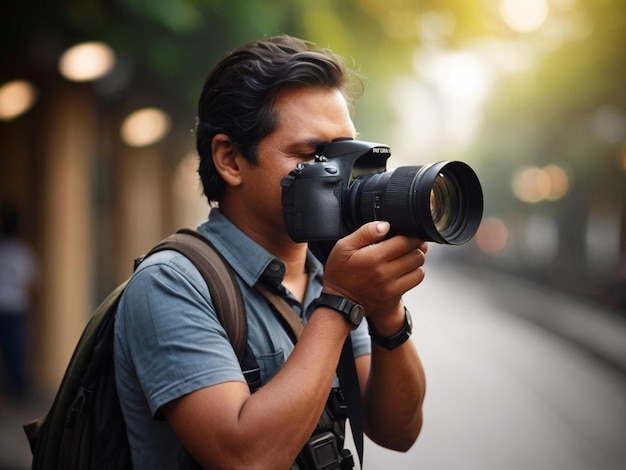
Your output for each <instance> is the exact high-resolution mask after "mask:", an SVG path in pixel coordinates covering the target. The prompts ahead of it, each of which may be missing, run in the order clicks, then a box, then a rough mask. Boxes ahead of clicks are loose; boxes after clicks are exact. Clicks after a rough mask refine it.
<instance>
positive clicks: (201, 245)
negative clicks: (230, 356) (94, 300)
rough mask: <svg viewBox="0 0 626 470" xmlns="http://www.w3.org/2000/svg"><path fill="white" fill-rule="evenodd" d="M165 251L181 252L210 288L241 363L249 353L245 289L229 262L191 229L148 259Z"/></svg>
mask: <svg viewBox="0 0 626 470" xmlns="http://www.w3.org/2000/svg"><path fill="white" fill-rule="evenodd" d="M163 250H175V251H178V252H179V253H181V254H183V255H185V256H186V257H187V258H189V260H190V261H191V262H192V263H193V264H194V265H195V266H196V268H197V269H198V271H200V274H201V275H202V277H203V278H204V280H205V282H206V284H207V286H208V288H209V292H210V294H211V299H212V300H213V305H214V307H215V311H216V312H217V315H218V317H219V320H220V323H221V324H222V325H223V326H224V329H225V330H226V333H227V334H228V338H229V339H230V342H231V344H232V345H233V349H234V350H235V353H236V354H237V358H238V359H239V362H240V363H241V362H242V361H243V359H244V356H245V353H246V346H247V340H248V324H247V320H246V313H245V307H244V303H243V297H242V295H241V290H240V289H239V286H238V284H237V281H236V279H235V277H234V275H233V273H232V271H231V269H230V267H229V266H228V263H227V262H226V261H225V260H224V259H223V258H222V256H221V255H220V254H219V253H218V252H217V250H216V249H215V248H214V247H213V245H212V244H211V242H210V241H209V240H207V239H206V238H205V237H203V236H202V235H201V234H199V233H198V232H196V231H194V230H190V229H181V230H179V231H178V232H176V233H174V234H172V235H170V236H169V237H167V238H165V239H164V240H163V241H161V242H160V243H158V244H157V245H156V246H155V247H154V248H152V250H150V252H149V253H148V254H146V256H145V257H146V258H147V257H148V256H150V255H151V254H153V253H156V252H157V251H163Z"/></svg>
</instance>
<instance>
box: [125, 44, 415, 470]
mask: <svg viewBox="0 0 626 470" xmlns="http://www.w3.org/2000/svg"><path fill="white" fill-rule="evenodd" d="M353 77H354V76H353V75H352V73H351V72H350V71H349V70H348V69H347V67H346V66H345V64H344V61H343V59H341V58H340V57H338V56H337V55H335V54H334V53H333V52H332V51H330V50H326V49H318V48H316V47H315V46H314V45H313V44H310V43H308V42H304V41H302V40H299V39H296V38H292V37H289V36H278V37H274V38H268V39H264V40H261V41H258V42H253V43H250V44H247V45H244V46H242V47H240V48H239V49H237V50H235V51H234V52H232V53H230V54H228V55H227V56H226V57H225V58H224V59H223V60H222V61H221V62H219V63H218V64H217V65H216V66H215V68H214V69H213V70H212V71H211V72H210V74H209V75H208V77H207V79H206V81H205V83H204V87H203V90H202V92H201V96H200V100H199V106H198V120H197V128H196V138H197V150H198V154H199V157H200V164H199V174H200V178H201V180H202V184H203V188H204V193H205V195H206V196H207V198H208V200H209V202H210V203H212V206H213V207H212V209H211V212H210V214H209V218H208V221H206V222H205V223H203V224H202V225H201V226H200V227H199V232H200V233H201V234H202V235H203V236H205V237H207V238H208V239H209V240H211V242H212V243H213V244H214V246H215V247H216V248H217V249H218V250H219V251H220V252H221V254H222V255H223V256H224V258H225V259H226V260H227V261H228V263H229V264H230V266H231V267H232V269H233V270H234V272H235V274H236V277H237V281H238V283H239V286H240V287H241V289H242V293H243V296H244V300H245V305H246V314H247V318H248V344H249V346H250V348H251V350H252V352H253V353H254V355H255V357H256V359H257V361H258V363H259V365H260V368H261V376H262V381H263V386H262V387H261V388H260V389H259V390H258V391H256V392H255V393H251V392H250V390H249V388H248V386H247V384H246V381H245V379H244V376H243V374H242V371H241V367H240V364H239V362H238V360H237V357H236V356H235V352H234V351H233V348H232V346H231V344H230V342H229V340H228V338H227V336H226V333H225V330H224V329H223V328H222V326H221V325H220V323H219V321H218V319H217V316H216V313H215V309H214V307H213V304H212V301H211V298H210V294H209V292H208V290H207V288H206V284H205V282H204V281H203V279H202V278H201V277H200V274H199V273H198V271H197V270H196V269H195V267H194V266H193V264H192V263H191V262H190V261H189V260H188V259H186V258H185V257H184V256H183V255H180V254H178V253H176V252H173V251H165V252H161V253H157V254H156V255H153V256H151V257H149V258H148V259H147V260H145V261H144V263H142V264H141V266H140V267H139V269H138V270H137V271H136V272H135V274H134V275H133V277H132V279H131V281H130V283H129V284H128V287H127V288H126V291H125V292H124V295H123V297H122V299H121V302H120V305H119V308H118V313H117V318H116V325H115V345H114V352H115V367H116V384H117V389H118V392H119V397H120V402H121V405H122V410H123V413H124V417H125V421H126V424H127V427H128V437H129V441H130V444H131V453H132V460H133V465H134V467H135V468H151V469H157V468H164V469H165V468H167V469H171V468H182V463H181V462H182V461H184V460H185V459H186V458H188V457H189V456H190V457H191V458H192V460H193V461H194V462H196V463H197V464H198V465H200V466H202V467H204V468H229V469H233V468H271V469H278V468H290V467H291V468H304V467H298V466H297V465H296V464H294V462H295V461H296V459H297V456H298V455H299V453H300V452H301V450H302V449H303V448H305V447H306V446H307V445H308V444H307V442H308V441H309V439H310V438H311V435H312V433H313V432H314V430H315V428H316V425H317V424H318V420H319V418H320V415H321V414H322V412H323V410H324V408H325V405H326V402H327V399H328V397H329V393H330V392H331V388H332V387H334V386H335V385H336V381H337V378H336V367H337V363H338V360H339V358H340V353H341V350H342V346H343V344H344V342H345V340H346V338H347V336H348V335H349V334H350V335H351V339H352V343H353V351H354V357H355V362H356V369H357V371H358V379H359V384H360V389H361V392H362V397H363V409H362V414H363V427H364V430H365V433H366V434H367V435H368V436H369V437H370V438H371V439H372V440H373V441H374V442H377V443H378V444H380V445H382V446H385V447H387V448H391V449H395V450H399V451H406V450H408V449H409V448H410V447H411V446H412V445H413V443H414V442H415V440H416V439H417V436H418V434H419V432H420V429H421V426H422V401H423V398H424V393H425V377H424V372H423V368H422V365H421V362H420V359H419V356H418V353H417V351H416V349H415V346H414V345H413V342H412V341H407V339H409V335H410V328H411V323H410V317H409V316H408V315H409V314H408V312H407V311H406V309H405V308H404V306H403V304H402V295H403V294H404V293H405V292H406V291H408V290H409V289H411V288H413V287H415V286H417V285H418V284H419V283H420V282H421V281H422V279H423V277H424V269H423V264H424V261H425V253H426V251H427V244H426V243H425V242H423V241H422V240H419V239H416V238H410V237H406V236H394V237H389V238H387V234H388V232H389V228H390V227H389V224H388V223H387V222H384V221H380V222H371V223H367V224H365V225H363V226H362V227H361V228H359V229H358V230H356V231H355V232H354V233H352V234H350V235H348V236H346V237H345V238H343V239H341V240H339V241H338V242H337V244H336V245H335V247H334V249H333V250H332V252H331V253H330V255H329V257H328V259H327V261H326V263H325V265H322V263H321V262H320V261H319V260H318V259H316V258H315V257H314V256H313V254H312V253H311V251H310V250H309V249H308V246H307V244H306V243H296V242H294V241H292V240H291V238H290V237H289V235H288V233H287V230H286V227H285V222H284V219H283V212H282V205H281V185H280V181H281V179H282V178H283V177H284V176H286V175H287V174H288V173H289V172H290V171H291V170H293V169H294V167H295V166H296V164H297V163H299V162H306V161H312V160H313V158H314V156H315V154H316V152H318V151H319V149H320V148H321V146H323V145H324V144H326V143H329V142H331V141H333V140H335V139H343V138H348V139H354V138H355V136H356V130H355V128H354V125H353V122H352V119H351V115H350V106H351V88H350V87H351V84H352V83H354V79H353ZM356 82H357V83H358V80H356ZM257 283H260V284H263V285H264V286H266V287H267V288H269V289H271V290H272V291H273V292H275V293H277V294H278V295H280V296H281V297H282V298H283V299H284V300H285V301H286V302H287V303H288V304H289V305H290V306H291V308H292V309H293V310H294V311H295V312H296V313H297V314H298V315H299V316H300V317H301V319H302V321H303V322H304V323H305V328H304V330H303V333H302V335H301V336H300V338H299V340H298V341H297V343H296V344H295V345H294V344H293V343H292V341H291V340H290V337H289V335H288V333H287V331H286V330H285V329H284V327H283V326H282V324H281V322H280V320H279V319H278V318H277V317H276V315H275V313H274V312H273V311H272V307H271V306H270V305H269V303H268V302H267V301H266V300H265V299H264V297H263V296H261V295H260V293H259V292H258V291H257V290H256V289H255V287H254V286H255V285H256V284H257ZM322 294H323V297H320V296H321V295H322ZM328 295H330V296H337V297H326V296H328ZM320 298H322V299H324V300H328V299H333V298H339V299H341V300H342V301H343V300H345V299H347V301H346V302H348V304H350V305H351V304H352V302H354V303H358V304H360V305H361V306H362V307H363V309H364V312H365V315H366V317H367V322H361V323H360V325H358V324H351V322H350V321H349V320H348V317H347V316H346V315H344V314H343V313H341V312H340V309H335V307H330V308H329V307H328V302H322V303H319V301H320ZM357 323H358V322H357ZM368 326H369V334H368ZM374 330H375V333H374ZM370 336H371V337H370ZM389 338H395V341H392V343H393V345H392V346H391V347H390V346H389V344H387V345H386V346H387V347H383V346H382V344H383V343H385V342H386V341H387V340H388V339H389ZM340 444H342V443H340ZM292 464H293V466H292ZM345 465H346V464H345V463H344V467H342V468H352V466H351V465H350V466H345ZM333 468H338V467H333Z"/></svg>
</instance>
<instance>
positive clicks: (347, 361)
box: [255, 283, 363, 467]
mask: <svg viewBox="0 0 626 470" xmlns="http://www.w3.org/2000/svg"><path fill="white" fill-rule="evenodd" d="M255 288H256V289H257V290H258V291H259V292H260V293H261V294H262V295H263V296H264V297H265V298H266V299H267V300H268V302H269V303H270V304H271V305H272V306H273V307H274V311H275V312H276V313H278V314H279V318H281V319H282V321H283V326H285V327H286V329H287V332H288V333H289V334H290V336H291V339H292V341H293V342H294V344H295V343H296V341H297V340H298V338H299V337H300V334H301V333H302V330H304V325H303V323H302V320H301V319H300V317H299V316H298V315H296V313H295V312H294V311H293V309H292V308H291V307H290V306H289V305H288V304H287V302H285V300H284V299H282V298H281V297H279V296H278V295H276V294H275V293H273V292H272V291H271V290H269V289H268V288H267V287H266V286H265V285H263V284H261V283H257V284H256V285H255ZM337 376H338V377H339V383H340V385H341V390H342V391H343V393H344V396H345V398H346V404H347V406H348V419H349V420H350V429H351V430H352V438H353V439H354V445H355V447H356V451H357V454H358V455H359V463H360V464H361V467H363V416H362V414H361V411H362V410H363V404H362V398H361V389H360V387H359V378H358V375H357V371H356V364H355V363H354V353H353V351H352V340H351V339H350V335H348V337H347V338H346V341H345V343H344V344H343V348H342V350H341V356H340V357H339V364H338V366H337Z"/></svg>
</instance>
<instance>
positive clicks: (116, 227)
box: [0, 0, 626, 390]
mask: <svg viewBox="0 0 626 470" xmlns="http://www.w3.org/2000/svg"><path fill="white" fill-rule="evenodd" d="M280 33H288V34H293V35H296V36H299V37H302V38H305V39H308V40H311V41H313V42H315V43H317V44H318V45H320V46H324V47H326V46H327V47H330V48H332V49H333V50H335V51H336V52H338V53H339V54H341V55H343V56H345V57H346V58H347V61H348V64H349V65H350V66H351V67H352V68H354V69H356V70H357V71H358V72H359V73H360V74H361V75H362V77H363V79H364V82H365V94H364V95H363V97H362V98H361V99H360V100H359V101H358V102H357V109H356V113H355V116H354V120H355V123H356V126H357V129H358V131H359V133H360V135H359V138H361V139H362V140H368V141H377V142H384V143H387V144H389V145H390V146H391V148H392V152H393V156H392V158H391V159H390V161H389V164H390V167H392V166H401V165H411V164H421V163H427V162H432V161H438V160H446V159H454V160H463V161H465V162H467V163H469V164H470V165H471V166H472V167H473V168H474V169H475V170H476V172H477V173H478V175H479V177H480V179H481V182H482V184H483V190H484V196H485V214H484V219H483V223H482V226H481V229H480V231H479V233H478V234H477V236H476V237H475V239H474V240H472V241H471V242H470V243H468V244H467V245H464V246H462V247H450V248H443V249H442V250H441V256H442V258H445V259H446V260H448V261H452V262H453V263H459V265H461V263H462V265H463V266H467V267H470V268H472V269H473V268H475V269H483V270H485V269H486V270H489V272H494V273H501V274H502V275H506V276H514V277H515V278H516V279H519V280H523V281H524V282H533V283H535V284H536V285H540V286H542V288H549V289H552V290H554V291H557V292H559V293H561V294H563V295H566V296H567V297H568V298H570V299H574V300H580V301H581V302H586V303H588V304H590V305H594V306H597V307H599V308H602V309H603V311H604V312H609V313H610V314H611V315H613V316H614V317H615V318H622V319H623V318H624V317H625V316H626V2H624V1H622V0H476V1H472V2H468V1H466V0H386V1H384V2H383V1H380V0H341V1H338V0H292V1H290V2H285V1H283V0H266V1H263V2H250V1H244V0H230V1H228V2H226V1H220V0H159V1H154V2H149V1H141V0H108V1H106V2H105V1H98V0H74V1H71V0H66V1H61V0H48V1H46V2H39V1H34V0H22V1H20V2H16V1H9V2H5V3H4V4H3V7H2V13H1V14H0V201H1V203H2V204H3V205H5V206H7V207H9V206H10V207H12V208H14V209H16V210H17V211H18V212H19V214H20V215H21V220H22V222H24V223H23V224H22V226H21V228H22V230H21V238H22V239H24V240H26V241H28V242H29V243H30V245H31V247H32V249H33V251H34V253H35V254H36V256H37V260H38V263H39V275H38V277H37V278H38V280H39V282H38V284H37V289H36V294H37V295H36V297H35V303H34V305H33V308H32V312H31V313H32V315H31V316H30V317H29V322H30V323H29V335H30V336H29V344H30V347H29V369H30V375H31V376H32V379H33V381H34V382H35V383H36V384H37V385H38V386H39V387H43V388H44V389H48V390H54V388H55V387H56V386H57V385H58V383H59V381H60V379H61V375H62V373H63V371H64V370H65V367H66V364H67V361H68V359H69V356H70V355H71V353H72V351H73V348H74V345H75V343H76V340H77V338H78V336H79V334H80V332H81V331H82V328H83V326H84V324H85V323H86V321H87V318H88V315H89V313H90V312H91V311H92V310H93V308H94V306H95V305H97V303H99V302H100V301H101V300H102V299H103V298H104V296H105V295H106V293H107V292H108V291H110V290H111V288H113V287H114V286H115V285H116V284H118V283H120V282H121V281H123V280H124V279H125V278H126V277H127V276H128V275H129V274H130V273H131V269H132V260H133V259H134V258H135V257H137V256H138V255H140V254H141V253H143V252H145V251H146V250H147V249H149V248H150V246H151V245H152V244H153V243H155V242H157V241H158V240H160V239H161V238H162V237H164V236H165V235H167V234H169V233H171V232H172V231H174V230H176V229H177V228H179V227H182V226H191V227H195V226H196V225H197V224H198V223H200V222H201V221H203V220H204V219H205V218H206V216H207V214H208V210H209V208H208V205H207V203H206V201H205V200H204V198H203V196H202V195H201V190H200V186H199V182H198V181H197V177H196V173H195V171H196V156H195V154H194V135H193V128H194V120H195V106H196V100H197V96H198V94H199V91H200V89H201V86H202V83H203V79H204V77H205V76H206V74H207V73H208V71H209V70H210V68H211V67H212V66H213V64H214V63H215V62H216V61H218V60H219V59H220V58H221V57H223V55H224V54H225V53H226V52H227V51H229V50H231V49H234V48H235V47H237V46H239V45H240V44H242V43H244V42H247V41H250V40H254V39H258V38H259V37H262V36H270V35H274V34H280ZM470 272H472V271H471V270H470Z"/></svg>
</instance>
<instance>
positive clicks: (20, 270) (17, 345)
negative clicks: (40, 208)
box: [0, 204, 39, 398]
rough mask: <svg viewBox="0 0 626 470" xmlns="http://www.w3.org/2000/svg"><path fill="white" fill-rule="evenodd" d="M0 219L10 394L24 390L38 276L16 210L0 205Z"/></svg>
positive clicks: (1, 346)
mask: <svg viewBox="0 0 626 470" xmlns="http://www.w3.org/2000/svg"><path fill="white" fill-rule="evenodd" d="M0 211H1V218H0V219H1V221H0V354H1V362H2V364H3V365H4V371H5V374H4V375H5V379H6V387H7V392H8V393H9V396H10V397H12V398H23V397H24V396H25V394H26V392H28V388H29V380H28V365H27V356H28V346H27V339H28V315H29V312H30V309H31V306H32V295H33V290H34V287H35V285H36V283H37V280H38V276H39V274H38V264H37V258H36V256H35V253H34V251H33V249H32V248H31V246H30V245H29V244H28V243H27V242H26V241H25V240H24V239H23V238H21V236H20V235H21V233H20V214H19V213H18V211H17V210H16V209H15V208H13V207H11V206H10V205H9V204H4V205H2V208H1V209H0Z"/></svg>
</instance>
